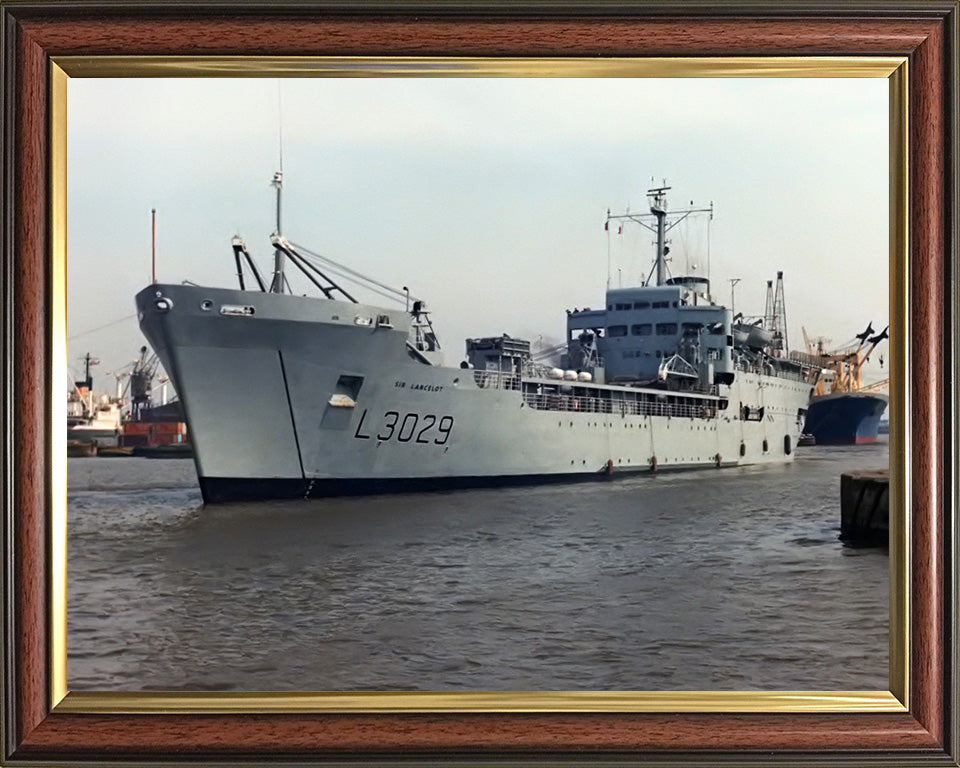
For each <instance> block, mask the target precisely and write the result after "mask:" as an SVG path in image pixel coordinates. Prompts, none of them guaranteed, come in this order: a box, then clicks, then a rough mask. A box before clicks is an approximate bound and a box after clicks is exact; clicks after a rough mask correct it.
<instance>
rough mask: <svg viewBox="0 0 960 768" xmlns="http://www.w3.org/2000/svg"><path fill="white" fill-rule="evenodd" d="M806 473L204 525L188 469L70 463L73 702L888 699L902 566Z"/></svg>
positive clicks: (175, 464)
mask: <svg viewBox="0 0 960 768" xmlns="http://www.w3.org/2000/svg"><path fill="white" fill-rule="evenodd" d="M881 439H882V440H884V442H883V443H881V444H878V445H875V446H857V447H849V448H848V447H842V448H826V447H817V448H801V449H800V450H799V451H798V453H799V454H800V455H799V456H798V457H797V459H796V461H795V462H793V463H792V464H787V465H780V466H772V467H747V468H742V469H725V470H715V469H713V470H707V469H705V470H699V471H694V472H686V473H674V474H668V473H664V474H660V475H659V476H648V475H643V476H635V477H632V478H629V479H623V480H614V481H604V482H596V483H581V484H565V485H559V486H558V485H551V486H542V487H537V488H523V489H488V490H478V491H458V492H450V493H437V494H407V495H398V496H377V497H367V498H351V499H332V500H330V499H328V500H318V501H310V502H299V501H298V502H270V503H258V504H236V505H223V506H215V507H208V508H204V507H203V506H202V503H201V500H200V494H199V490H198V489H197V487H196V475H195V471H194V468H193V462H191V461H183V460H179V461H178V460H149V459H133V458H125V459H104V458H95V459H71V460H70V461H69V462H68V463H69V469H68V474H69V481H68V510H69V511H68V519H69V522H68V628H67V647H68V684H69V687H70V688H71V689H73V690H136V689H146V690H151V689H165V690H360V689H379V690H416V689H421V690H591V689H593V690H697V689H721V690H736V689H741V690H744V689H767V690H810V689H827V690H886V689H887V664H888V649H887V635H888V625H889V620H888V599H889V598H888V573H887V568H888V556H887V553H886V552H885V551H884V550H877V549H854V548H848V547H845V546H843V545H842V544H841V543H840V542H839V541H838V539H837V536H838V532H839V519H840V508H839V496H840V480H839V477H840V473H841V472H844V471H849V470H852V469H859V468H879V467H883V466H886V465H887V463H888V458H887V456H888V451H887V445H886V442H885V440H886V438H885V437H882V438H881Z"/></svg>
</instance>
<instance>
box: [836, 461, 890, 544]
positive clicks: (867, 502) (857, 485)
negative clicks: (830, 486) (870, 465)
mask: <svg viewBox="0 0 960 768" xmlns="http://www.w3.org/2000/svg"><path fill="white" fill-rule="evenodd" d="M840 539H841V540H842V541H844V542H846V543H848V544H855V545H859V546H873V547H876V546H888V545H889V541H890V476H889V473H888V472H887V470H885V469H880V470H873V471H862V472H851V473H849V474H844V475H840Z"/></svg>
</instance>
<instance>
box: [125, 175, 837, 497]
mask: <svg viewBox="0 0 960 768" xmlns="http://www.w3.org/2000/svg"><path fill="white" fill-rule="evenodd" d="M281 184H282V176H281V174H279V173H278V174H276V175H275V176H274V185H275V186H276V188H277V226H276V230H275V232H274V233H273V234H272V235H271V238H270V240H271V243H272V245H273V248H274V254H273V256H274V258H273V273H272V275H270V276H269V279H268V276H267V275H266V273H262V272H261V270H260V269H259V267H258V265H257V262H256V260H255V259H253V258H252V257H251V254H250V253H249V251H248V250H247V247H246V244H245V243H244V241H243V240H242V238H240V237H239V235H238V236H236V237H234V238H233V241H232V246H233V255H234V262H235V266H236V275H237V279H238V282H239V287H238V288H236V289H233V288H212V287H202V286H198V285H195V284H191V283H189V282H184V283H181V284H162V283H153V284H150V285H148V286H147V287H145V288H144V289H143V290H141V291H140V292H139V293H138V294H137V296H136V307H137V313H138V317H139V322H140V327H141V330H142V331H143V333H144V335H145V336H146V338H147V340H148V341H149V343H150V345H151V346H152V348H153V350H154V351H155V353H156V354H157V356H158V357H159V359H160V361H161V362H162V364H163V367H164V369H165V370H166V371H167V373H168V374H169V375H170V377H171V379H172V382H173V384H174V386H175V387H176V390H177V392H178V393H179V396H180V401H181V403H182V406H183V410H184V416H185V419H186V423H187V428H188V431H189V434H190V438H191V441H192V444H193V447H194V461H195V464H196V469H197V476H198V479H199V484H200V490H201V493H202V496H203V499H204V501H205V502H207V503H213V502H221V501H232V500H242V499H269V498H304V499H306V498H313V497H320V496H331V495H343V494H370V493H384V492H402V491H412V490H438V489H450V488H463V487H481V486H491V485H515V484H527V483H543V482H550V481H574V480H586V479H598V478H605V477H609V476H616V475H620V474H621V473H622V474H626V473H642V472H646V473H656V472H659V471H664V470H681V469H704V468H714V467H716V468H722V467H735V466H743V465H751V464H759V463H769V462H786V461H791V460H792V459H793V457H794V455H795V451H796V445H797V440H798V438H799V436H800V431H801V427H802V425H803V423H804V420H805V418H806V415H807V411H806V408H807V402H808V400H809V398H810V396H811V394H812V392H813V388H814V386H815V384H816V380H817V377H818V376H819V372H820V368H819V367H817V366H811V365H809V364H807V363H805V362H803V361H799V360H794V359H791V358H790V357H789V356H788V355H787V350H786V348H785V346H784V338H783V335H782V334H779V333H778V332H777V329H776V328H775V327H765V326H764V322H763V321H764V318H760V319H759V320H757V321H755V322H752V323H751V322H748V320H749V319H747V318H742V316H739V317H738V321H739V322H735V321H734V317H733V314H732V311H731V309H730V308H727V307H725V306H723V305H721V304H718V303H716V302H715V301H714V300H713V298H712V296H711V294H710V285H709V279H708V278H705V277H701V276H696V275H694V276H673V275H672V274H670V269H669V263H668V259H667V254H668V252H669V246H668V245H667V243H666V234H667V233H668V232H669V231H670V229H671V228H672V227H673V226H676V224H677V223H679V221H681V220H683V218H685V217H686V216H689V215H692V214H693V213H694V212H695V211H696V210H699V211H700V212H703V210H704V209H693V208H690V209H679V210H670V211H668V206H667V191H668V190H669V189H670V187H667V186H666V185H664V186H662V187H657V188H654V189H650V190H649V191H648V192H647V200H648V203H649V213H644V214H636V213H629V212H627V213H625V214H622V215H611V214H610V213H609V211H608V212H607V222H606V225H605V226H606V228H607V229H609V226H610V224H611V223H613V224H615V225H619V226H624V225H634V224H639V225H642V226H644V227H646V228H648V229H650V230H651V231H652V232H653V233H654V234H655V235H656V252H655V255H654V258H653V266H652V268H651V271H650V274H649V275H648V276H647V278H646V279H645V280H643V281H641V282H640V283H639V284H637V285H635V286H633V287H617V288H611V287H610V285H609V279H608V285H607V290H606V296H605V306H604V308H603V309H579V308H578V309H575V310H569V311H568V312H567V316H566V339H565V341H564V344H563V345H562V350H561V353H562V357H561V359H559V360H557V359H554V360H553V361H549V360H548V361H546V362H545V361H543V360H542V359H538V356H537V355H535V354H534V350H533V349H532V348H531V343H530V342H529V341H527V340H524V339H521V338H516V337H512V336H509V335H506V334H503V335H501V336H499V337H482V338H472V339H467V340H466V345H465V352H466V355H465V359H464V360H462V362H460V363H459V365H458V366H447V365H445V364H444V362H443V354H444V353H443V350H442V349H441V346H440V340H439V336H438V334H437V332H436V330H435V328H434V322H433V318H432V316H431V312H430V310H429V309H428V306H427V303H426V301H425V300H423V299H422V298H418V297H415V296H414V295H412V293H411V291H410V290H409V289H408V288H407V287H404V288H403V289H402V290H401V289H398V288H393V287H389V286H388V285H387V284H386V283H384V282H381V281H379V280H376V279H372V278H368V277H365V276H363V275H362V274H360V273H359V272H358V271H357V270H355V269H353V268H352V267H350V266H348V265H345V264H342V263H339V262H335V261H333V260H332V259H330V258H329V257H327V256H323V255H321V254H318V253H315V252H313V251H311V250H309V249H307V248H306V247H304V246H302V245H297V244H295V243H292V242H290V241H289V240H287V239H286V238H285V237H283V236H282V235H281V228H280V224H281V216H280V187H281ZM709 210H710V215H711V216H712V215H713V207H712V204H711V207H710V209H709ZM292 268H296V269H297V270H298V273H299V275H300V277H301V279H303V278H306V279H307V280H308V281H309V282H310V283H312V284H313V285H314V286H315V288H316V289H317V290H318V291H319V293H318V295H316V296H306V295H294V294H293V293H292V292H291V290H290V287H289V281H288V279H287V274H286V270H288V269H292ZM608 275H609V266H608ZM344 281H346V282H350V283H353V284H356V285H365V286H367V287H368V288H370V289H371V290H372V291H373V292H374V293H376V294H378V295H380V296H381V297H385V298H392V299H396V300H397V301H396V304H397V305H398V306H397V307H392V306H391V307H387V306H382V305H381V304H382V302H378V303H376V304H368V303H362V302H360V301H358V300H357V299H356V298H355V297H354V296H353V295H352V293H351V292H350V291H355V290H356V289H355V288H354V287H353V285H351V286H350V291H348V290H347V288H346V287H344V285H343V284H342V283H343V282H344ZM556 363H559V364H556Z"/></svg>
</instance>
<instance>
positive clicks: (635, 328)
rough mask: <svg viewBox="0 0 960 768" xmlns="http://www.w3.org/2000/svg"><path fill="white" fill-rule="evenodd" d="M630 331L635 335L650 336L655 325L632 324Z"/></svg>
mask: <svg viewBox="0 0 960 768" xmlns="http://www.w3.org/2000/svg"><path fill="white" fill-rule="evenodd" d="M630 333H631V334H633V335H634V336H649V335H650V334H652V333H653V325H652V324H651V323H640V324H639V325H631V326H630Z"/></svg>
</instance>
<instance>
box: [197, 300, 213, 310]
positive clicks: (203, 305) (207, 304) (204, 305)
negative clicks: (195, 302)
mask: <svg viewBox="0 0 960 768" xmlns="http://www.w3.org/2000/svg"><path fill="white" fill-rule="evenodd" d="M200 309H202V310H203V311H204V312H209V311H210V310H211V309H213V302H212V301H211V300H210V299H204V300H203V301H201V302H200Z"/></svg>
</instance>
